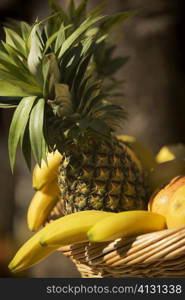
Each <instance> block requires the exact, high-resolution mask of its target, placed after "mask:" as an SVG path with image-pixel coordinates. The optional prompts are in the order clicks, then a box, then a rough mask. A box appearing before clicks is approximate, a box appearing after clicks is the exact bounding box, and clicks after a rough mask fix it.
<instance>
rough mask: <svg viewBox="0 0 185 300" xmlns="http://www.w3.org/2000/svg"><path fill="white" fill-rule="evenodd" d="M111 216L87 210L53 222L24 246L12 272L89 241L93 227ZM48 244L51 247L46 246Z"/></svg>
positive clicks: (12, 266)
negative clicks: (63, 247)
mask: <svg viewBox="0 0 185 300" xmlns="http://www.w3.org/2000/svg"><path fill="white" fill-rule="evenodd" d="M111 214H113V213H108V212H104V211H95V210H87V211H80V212H77V213H73V214H70V215H67V216H65V217H61V218H59V219H57V220H55V221H53V222H52V223H50V224H48V225H47V226H45V227H44V228H42V229H41V230H40V231H38V232H37V233H36V234H35V235H34V236H33V237H31V238H30V239H29V240H28V241H27V242H26V243H25V244H23V246H22V247H21V248H20V249H19V250H18V252H17V253H16V255H15V257H14V258H13V260H12V261H11V262H10V264H9V266H8V267H9V269H10V270H11V271H12V272H19V271H22V270H24V269H27V268H29V267H31V266H33V265H35V264H37V263H38V262H40V261H41V260H43V259H44V258H45V257H47V256H48V255H49V254H51V253H52V252H54V251H55V250H56V249H58V248H59V247H60V246H65V245H68V244H70V243H72V244H73V243H80V242H84V241H87V240H88V238H87V231H88V230H89V229H90V228H91V226H93V225H94V224H95V223H96V222H98V221H100V220H101V219H102V218H104V217H107V216H110V215H111ZM53 238H54V239H53ZM53 240H54V243H53ZM47 242H48V244H49V246H50V247H47V246H46V244H47ZM41 244H42V245H44V246H45V247H43V246H42V245H41ZM52 244H54V246H53V247H52ZM56 244H58V245H56Z"/></svg>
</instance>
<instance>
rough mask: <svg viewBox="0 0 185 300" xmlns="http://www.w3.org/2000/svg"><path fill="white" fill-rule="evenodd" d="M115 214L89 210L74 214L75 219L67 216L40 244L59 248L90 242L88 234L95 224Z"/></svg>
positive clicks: (49, 231) (48, 232)
mask: <svg viewBox="0 0 185 300" xmlns="http://www.w3.org/2000/svg"><path fill="white" fill-rule="evenodd" d="M114 214H115V213H112V212H105V211H97V210H89V211H81V212H78V213H74V214H73V218H71V215H67V216H65V217H63V218H62V219H61V222H60V226H59V227H58V228H56V227H55V230H54V231H53V228H51V230H48V231H47V233H46V234H44V235H43V236H42V237H41V239H40V243H41V245H42V246H49V247H59V246H66V245H69V244H75V243H79V241H80V242H85V241H87V240H88V238H87V232H88V230H89V229H90V228H91V227H92V226H93V225H94V224H96V223H97V222H98V221H100V220H102V219H104V218H107V217H109V216H111V215H114Z"/></svg>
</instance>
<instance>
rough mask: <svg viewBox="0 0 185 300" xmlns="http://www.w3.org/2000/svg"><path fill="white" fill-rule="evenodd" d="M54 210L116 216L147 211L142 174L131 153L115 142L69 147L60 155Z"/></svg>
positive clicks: (139, 165) (120, 142)
mask: <svg viewBox="0 0 185 300" xmlns="http://www.w3.org/2000/svg"><path fill="white" fill-rule="evenodd" d="M58 185H59V189H60V200H59V202H58V204H57V208H58V210H60V211H61V210H62V211H63V214H64V215H66V214H70V213H74V212H77V211H81V210H91V209H94V210H104V211H112V212H120V211H124V210H142V209H146V208H147V193H148V189H147V181H146V174H145V172H144V171H143V169H142V166H141V163H140V161H139V160H138V159H137V157H136V156H135V154H134V153H133V151H132V150H131V149H130V148H129V147H128V146H127V145H126V144H125V143H124V142H123V141H119V140H117V139H116V138H115V142H114V144H111V143H108V142H105V141H99V142H97V141H96V142H93V141H91V142H88V143H87V144H85V145H82V147H81V149H80V147H79V146H78V147H73V148H72V149H70V151H69V152H68V154H67V155H64V157H63V160H62V162H61V164H60V168H59V174H58Z"/></svg>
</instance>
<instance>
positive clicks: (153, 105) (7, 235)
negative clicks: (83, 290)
mask: <svg viewBox="0 0 185 300" xmlns="http://www.w3.org/2000/svg"><path fill="white" fill-rule="evenodd" d="M58 2H59V3H61V4H63V5H65V3H66V1H65V0H58ZM76 2H77V3H78V1H76ZM101 2H102V1H101V0H99V1H98V0H89V6H94V5H96V4H98V3H101ZM130 9H136V10H137V14H136V16H134V17H133V18H131V19H130V20H129V21H127V22H126V23H125V24H124V25H123V26H121V27H120V29H119V30H117V32H116V33H114V34H115V35H116V40H117V41H118V49H117V53H118V54H121V55H129V56H130V60H129V61H128V63H127V64H126V65H125V66H124V68H123V70H122V71H121V72H119V74H118V76H119V78H120V79H124V80H125V85H124V87H123V89H124V93H125V95H126V97H125V98H126V99H125V100H124V101H125V106H126V109H127V111H128V113H129V119H128V121H127V122H126V123H125V125H124V127H123V128H124V130H122V132H119V133H124V134H127V135H132V136H135V137H136V138H138V139H139V140H140V141H141V142H142V143H143V144H145V145H146V146H148V147H150V148H151V150H152V152H153V153H154V154H155V153H157V151H158V150H159V148H160V147H161V146H163V145H165V144H168V143H176V142H184V143H185V134H184V132H185V117H184V111H185V56H184V53H185V19H184V14H185V1H183V0H176V1H174V0H155V1H153V0H110V1H109V5H108V7H107V13H111V12H118V11H122V10H130ZM47 14H48V4H47V0H29V1H25V0H0V23H1V27H0V34H1V38H3V31H2V24H3V22H4V21H5V20H6V18H7V17H10V18H16V19H21V20H25V21H27V22H32V21H34V20H35V19H36V17H44V16H47ZM112 38H113V40H115V36H113V37H112ZM11 115H12V112H11V111H6V110H3V109H0V277H11V276H12V274H10V273H9V272H8V269H7V264H8V262H9V261H10V259H11V258H12V256H13V254H14V253H15V252H16V250H17V248H18V247H19V245H20V244H22V243H23V242H24V241H25V240H26V239H28V238H29V237H30V236H31V233H30V232H29V230H28V229H27V224H26V212H27V208H28V205H29V202H30V200H31V198H32V196H33V194H34V191H33V189H32V186H31V174H30V173H29V171H28V170H27V167H26V165H25V163H24V160H23V157H22V155H21V153H18V155H17V163H16V168H15V171H14V174H13V175H12V173H11V170H10V166H9V160H8V149H7V140H8V129H9V126H10V120H11ZM18 276H21V277H79V276H80V275H79V273H78V272H77V271H76V268H75V266H74V265H73V264H72V263H71V262H70V261H69V260H68V259H67V258H65V257H63V256H62V255H61V254H60V253H59V252H56V253H54V254H53V255H51V256H49V257H48V258H47V259H46V260H44V262H42V263H40V264H39V265H37V266H35V267H33V268H31V269H30V270H29V271H26V272H24V273H20V274H19V275H18Z"/></svg>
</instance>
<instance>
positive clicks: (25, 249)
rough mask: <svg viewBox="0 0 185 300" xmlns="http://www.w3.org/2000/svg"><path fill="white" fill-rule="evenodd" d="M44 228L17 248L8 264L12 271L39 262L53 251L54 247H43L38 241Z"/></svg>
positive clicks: (14, 271) (18, 270) (21, 269)
mask: <svg viewBox="0 0 185 300" xmlns="http://www.w3.org/2000/svg"><path fill="white" fill-rule="evenodd" d="M48 226H49V225H48ZM45 230H46V227H44V228H43V229H42V230H40V231H39V232H37V233H36V234H35V235H34V236H33V237H31V238H30V239H29V240H27V241H26V243H25V244H23V246H22V247H21V248H20V249H19V250H18V252H17V253H16V255H15V256H14V258H13V259H12V261H11V262H10V264H9V266H8V268H9V269H10V270H11V271H12V272H13V273H16V272H20V271H23V270H25V269H27V268H29V267H31V266H33V265H35V264H37V263H39V262H40V261H41V260H43V259H44V258H45V257H47V256H48V255H49V254H51V253H52V252H53V251H55V248H46V247H45V248H43V247H42V246H41V245H40V243H39V240H40V235H41V234H42V233H43V231H45Z"/></svg>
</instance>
